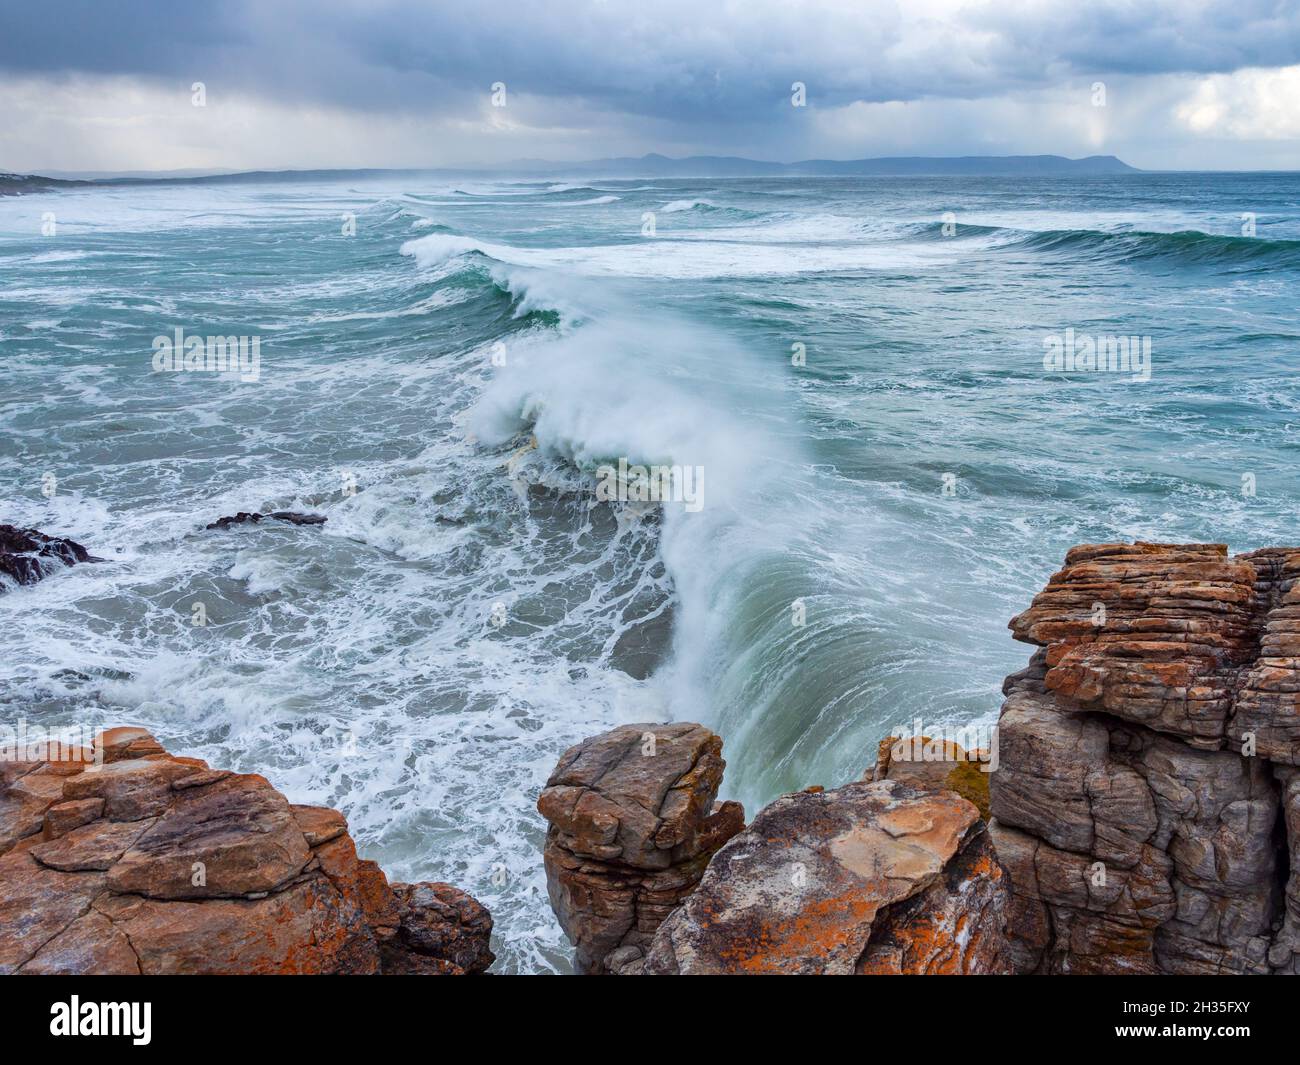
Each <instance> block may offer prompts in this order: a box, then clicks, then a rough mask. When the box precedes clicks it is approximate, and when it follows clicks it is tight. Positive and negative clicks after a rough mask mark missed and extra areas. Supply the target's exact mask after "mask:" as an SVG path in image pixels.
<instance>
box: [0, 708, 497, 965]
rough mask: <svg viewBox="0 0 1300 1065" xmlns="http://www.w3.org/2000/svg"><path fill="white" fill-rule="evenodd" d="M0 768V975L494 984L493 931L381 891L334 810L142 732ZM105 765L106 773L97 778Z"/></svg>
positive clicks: (393, 889)
mask: <svg viewBox="0 0 1300 1065" xmlns="http://www.w3.org/2000/svg"><path fill="white" fill-rule="evenodd" d="M40 753H41V754H42V755H43V757H41V758H32V759H31V760H26V761H13V760H10V761H0V973H82V974H134V973H144V974H163V973H216V974H226V973H231V974H234V973H302V974H329V973H354V974H374V973H402V974H448V975H452V974H462V973H477V972H482V971H483V970H485V969H486V968H487V967H488V966H489V965H490V964H491V962H492V960H493V955H492V952H491V951H490V950H489V949H488V940H489V936H490V934H491V931H492V918H491V916H490V915H489V914H488V912H487V910H486V909H484V908H483V907H482V906H481V905H480V904H479V903H478V902H476V901H475V900H474V899H472V898H471V897H470V896H469V895H467V894H465V893H464V892H462V891H459V890H458V889H456V888H454V887H452V886H451V885H449V884H437V883H424V884H391V885H390V884H389V883H388V879H387V877H385V876H384V873H383V871H382V870H381V869H380V868H379V867H378V866H377V865H376V864H375V863H374V862H371V861H364V860H362V859H360V858H358V857H357V852H356V846H355V845H354V844H353V842H352V838H351V837H350V836H349V835H348V831H347V822H346V821H345V820H344V818H343V815H342V814H340V813H338V812H337V811H336V810H330V809H327V808H324V807H316V806H294V805H291V804H290V803H289V802H288V801H287V800H286V799H285V798H284V796H283V795H281V794H280V793H279V792H278V791H276V790H275V788H273V787H272V786H271V785H270V784H269V783H268V782H267V781H266V780H265V778H263V777H260V776H256V775H253V774H239V773H229V772H226V771H224V770H213V769H210V768H209V767H208V766H207V764H206V763H204V762H201V761H199V760H198V759H194V758H177V757H173V756H172V755H169V754H168V753H167V752H166V751H164V750H163V748H162V747H161V746H160V745H159V744H158V742H157V741H156V740H155V739H154V738H153V737H152V736H151V735H149V734H148V733H147V732H145V731H143V730H142V729H132V728H123V729H113V730H110V731H108V732H105V733H103V734H102V735H101V736H100V737H99V739H98V741H97V749H96V750H94V751H88V750H82V749H76V750H72V751H69V750H67V749H61V750H60V749H55V750H53V751H42V752H40ZM97 763H98V764H97Z"/></svg>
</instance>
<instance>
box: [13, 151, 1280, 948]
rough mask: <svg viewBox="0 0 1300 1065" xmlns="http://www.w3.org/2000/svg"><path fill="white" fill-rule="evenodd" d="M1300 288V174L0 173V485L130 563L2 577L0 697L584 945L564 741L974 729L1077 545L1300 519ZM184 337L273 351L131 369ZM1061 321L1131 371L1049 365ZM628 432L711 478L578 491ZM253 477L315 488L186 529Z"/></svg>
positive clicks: (1226, 532)
mask: <svg viewBox="0 0 1300 1065" xmlns="http://www.w3.org/2000/svg"><path fill="white" fill-rule="evenodd" d="M45 212H54V214H55V222H56V226H57V232H56V234H55V235H52V236H43V235H42V234H41V226H42V215H43V214H44V213H45ZM646 212H652V213H653V214H654V216H655V218H654V222H655V230H656V235H655V236H654V237H653V238H651V237H647V236H643V235H642V225H643V216H644V215H645V213H646ZM946 212H951V217H949V218H948V221H949V223H954V222H955V224H956V229H955V230H953V229H952V226H951V225H949V226H948V228H946V229H945V225H944V218H945V213H946ZM349 213H350V214H354V215H355V221H356V232H355V235H354V236H345V235H343V233H342V232H341V229H342V228H343V225H344V222H343V221H342V219H341V216H342V215H344V214H349ZM1244 213H1249V214H1252V215H1253V216H1254V219H1255V227H1256V228H1255V235H1254V236H1253V237H1249V236H1243V235H1242V225H1243V222H1242V215H1243V214H1244ZM1298 295H1300V177H1297V176H1276V175H1273V176H1270V175H1256V176H1222V175H1220V176H1203V175H1184V176H1160V175H1140V176H1126V177H1113V178H1091V179H1086V180H1060V179H1055V180H1050V181H1046V180H1044V181H1034V180H1025V179H934V180H923V179H914V178H906V179H869V180H863V179H843V180H830V179H809V180H792V179H779V180H729V181H680V180H641V181H598V180H593V181H590V182H588V183H586V184H582V183H578V182H573V183H570V184H568V185H559V184H556V183H553V182H546V181H538V182H531V183H530V182H517V181H516V182H501V183H487V182H483V183H479V184H464V183H461V184H459V185H452V184H437V183H435V182H433V181H428V182H425V181H421V180H418V179H415V178H412V179H410V180H407V181H404V182H398V183H394V182H389V183H387V184H367V185H348V184H343V183H340V184H333V185H331V184H315V185H308V184H301V185H285V184H280V185H265V186H244V187H210V186H209V187H205V186H172V187H137V188H126V189H101V190H95V191H88V192H70V193H62V194H56V195H42V196H32V197H25V198H21V199H6V200H0V359H2V362H0V432H2V435H0V521H6V520H7V521H10V522H15V523H18V524H21V525H33V526H36V527H38V528H41V529H43V530H45V531H47V532H50V533H54V534H60V535H68V536H72V537H74V538H75V539H77V540H79V541H81V542H82V543H84V544H86V545H87V546H88V547H89V548H90V549H91V550H92V552H94V553H97V554H99V555H101V556H105V557H107V558H108V560H109V561H108V562H107V563H106V564H104V565H99V566H82V567H77V568H76V569H73V570H68V571H66V572H63V573H60V574H59V575H57V576H56V577H54V578H52V579H50V580H48V581H46V582H44V583H42V584H40V585H37V586H34V587H31V588H25V589H21V590H18V591H13V592H10V593H8V594H5V595H3V596H0V686H2V687H0V710H2V711H3V714H4V716H5V718H7V719H16V718H19V717H25V718H26V719H27V720H29V721H38V722H42V723H47V724H52V723H70V722H77V723H84V724H87V725H97V724H100V723H120V722H139V723H142V724H144V725H146V726H148V727H150V728H151V729H153V730H154V731H155V732H156V733H157V734H158V735H159V736H160V737H161V738H162V739H163V740H165V741H166V742H167V743H168V745H169V746H171V747H172V749H174V750H176V751H183V752H185V753H189V754H197V755H201V756H203V757H205V758H208V759H209V760H211V761H212V762H213V763H216V764H220V765H223V766H230V767H233V768H237V769H240V770H246V771H258V772H262V773H265V774H266V775H267V776H269V777H270V778H271V779H272V780H273V781H274V782H275V783H276V784H277V785H278V786H280V787H281V788H282V789H283V790H285V791H286V792H287V793H288V794H289V796H290V797H291V798H292V799H293V800H295V801H301V802H315V803H326V804H330V805H333V806H338V807H340V808H342V809H343V810H344V811H345V812H346V813H347V815H348V817H349V819H350V821H351V824H352V829H353V832H354V834H355V836H356V837H357V839H358V842H359V843H360V845H361V848H362V851H363V852H364V854H365V855H367V856H369V857H373V858H376V859H378V860H379V861H380V862H381V863H382V864H383V865H384V867H385V868H386V869H387V870H388V871H389V873H390V875H392V876H393V877H394V878H398V879H445V880H449V881H452V882H453V883H456V884H458V885H460V886H462V887H465V888H467V889H468V890H470V891H472V892H473V893H474V894H475V895H477V896H478V897H480V898H481V899H483V901H484V902H486V903H487V904H488V906H489V907H490V908H491V910H492V912H493V914H494V915H495V917H496V921H497V929H498V932H499V935H498V941H499V942H498V947H497V949H498V953H499V954H500V955H501V957H502V961H501V962H500V963H499V966H498V967H499V968H502V969H504V970H506V971H511V970H516V971H517V970H522V971H546V970H550V969H563V968H564V967H565V963H564V960H563V959H564V957H565V955H566V954H567V949H566V947H565V945H564V943H563V939H562V937H561V935H560V933H559V931H558V929H557V928H556V927H555V925H554V922H553V920H552V918H551V915H550V912H549V909H548V907H547V904H546V901H545V885H544V879H543V875H542V869H541V860H540V853H539V851H540V844H541V840H542V835H543V833H542V825H541V823H540V819H539V817H538V816H537V814H536V813H535V811H534V806H533V804H534V802H535V800H536V796H537V792H538V790H539V788H540V786H541V784H542V782H543V781H544V780H545V778H546V776H547V774H548V772H549V770H550V769H551V767H552V766H553V765H554V762H555V760H556V758H557V756H558V755H559V753H560V752H561V751H562V750H563V749H564V748H565V747H566V746H568V745H569V744H571V743H573V742H575V741H576V740H578V739H580V738H581V737H583V736H586V735H590V734H592V733H594V732H597V731H599V730H601V729H604V728H607V727H611V726H613V725H615V724H618V723H623V722H628V721H641V720H649V719H668V718H677V719H686V720H690V719H694V720H700V721H703V722H705V723H707V724H709V725H711V726H712V727H714V728H715V729H717V730H718V731H720V732H721V733H722V735H723V736H724V738H725V740H726V756H727V759H728V762H729V767H728V772H727V784H726V790H727V792H728V794H730V795H731V796H734V797H739V798H742V799H743V800H744V801H745V802H746V803H747V805H748V806H749V808H750V810H751V811H752V810H753V809H754V808H755V806H756V804H758V803H760V802H761V801H764V800H766V799H769V798H771V797H773V796H774V795H776V794H778V793H780V792H782V791H784V790H790V789H794V788H797V787H803V786H806V785H809V784H813V783H823V784H831V783H835V782H842V781H844V780H847V779H851V778H854V777H856V776H858V775H859V774H860V773H861V772H862V770H863V769H864V768H865V767H866V766H867V765H869V764H870V763H871V761H872V760H873V758H874V751H875V742H876V740H877V739H878V738H879V737H880V736H881V735H882V734H883V733H885V732H887V731H888V730H889V728H890V727H891V726H895V725H901V724H905V723H907V722H910V721H912V720H913V719H914V718H916V717H919V718H921V719H922V720H923V721H924V722H926V723H928V724H941V723H955V722H970V721H977V720H988V719H990V718H991V717H992V715H994V714H995V713H996V709H997V706H998V702H999V696H998V689H999V684H1000V682H1001V679H1002V677H1003V675H1004V674H1006V673H1007V672H1010V671H1012V670H1014V669H1017V668H1019V667H1020V666H1021V665H1022V664H1023V663H1024V660H1025V658H1026V655H1027V650H1028V649H1027V648H1024V647H1022V646H1019V645H1016V644H1014V643H1012V641H1011V640H1010V639H1009V637H1008V635H1007V633H1006V631H1005V628H1004V626H1005V623H1006V621H1007V619H1008V618H1009V617H1010V616H1011V615H1012V614H1013V613H1015V612H1016V611H1017V610H1019V609H1021V608H1022V607H1023V606H1024V605H1025V604H1026V603H1027V602H1028V600H1029V598H1030V596H1031V595H1032V594H1033V592H1034V591H1035V590H1036V589H1037V588H1038V587H1039V586H1041V584H1042V583H1043V581H1044V580H1045V579H1046V577H1047V576H1048V574H1049V573H1051V572H1052V571H1053V570H1054V569H1055V568H1056V567H1057V565H1058V564H1059V562H1060V560H1061V558H1062V555H1063V553H1064V551H1065V550H1066V548H1067V547H1068V546H1070V545H1071V544H1074V543H1077V542H1080V541H1087V540H1109V539H1126V538H1134V537H1145V538H1159V539H1172V540H1226V541H1228V542H1229V543H1230V544H1231V546H1232V547H1233V548H1234V549H1247V548H1251V547H1255V546H1259V545H1263V544H1272V543H1284V542H1296V541H1297V539H1300V537H1298V536H1297V531H1296V521H1295V514H1296V504H1297V498H1298V496H1300V492H1298V489H1300V481H1298V477H1297V472H1296V457H1297V443H1298V442H1300V388H1298V387H1297V383H1296V370H1297V354H1298V353H1300V347H1298V341H1300V321H1298V313H1297V302H1298V301H1297V296H1298ZM177 327H181V328H183V329H185V330H186V331H187V332H191V333H202V334H213V333H216V334H235V335H257V336H260V337H261V363H260V374H259V376H258V379H257V380H256V381H244V380H241V379H240V376H239V375H237V374H226V375H213V374H207V373H158V372H154V369H153V365H152V356H153V349H152V346H151V345H152V342H153V338H154V337H155V336H158V335H160V334H167V335H170V334H171V333H172V331H173V330H174V329H175V328H177ZM1068 328H1073V329H1074V330H1076V332H1077V333H1079V334H1084V333H1087V334H1092V335H1103V334H1115V335H1124V336H1129V335H1136V336H1146V337H1150V338H1151V344H1152V362H1151V369H1152V372H1151V375H1150V380H1148V381H1134V380H1133V379H1132V377H1133V375H1132V374H1123V373H1052V372H1047V371H1045V370H1044V367H1043V355H1044V338H1045V337H1047V336H1049V335H1063V334H1064V331H1065V330H1066V329H1068ZM796 344H803V345H804V346H805V350H806V365H804V366H796V365H792V362H791V356H792V350H793V349H792V345H796ZM501 363H503V365H499V364H501ZM530 435H535V437H536V440H537V442H538V447H537V448H536V449H535V450H530V451H524V452H519V448H520V447H521V446H522V445H524V444H525V442H526V441H527V440H528V438H529V437H530ZM619 457H628V458H630V459H631V460H632V461H633V462H637V461H640V462H663V463H677V464H681V465H688V466H700V467H702V468H703V470H704V478H705V480H704V495H703V503H704V505H703V507H702V509H700V510H698V512H694V513H692V512H688V511H687V510H686V509H685V508H684V507H683V506H681V505H677V504H668V505H666V506H665V507H663V508H662V509H661V510H660V509H654V508H650V509H646V508H635V507H633V508H627V507H621V506H620V507H613V506H610V505H608V504H597V503H595V502H594V499H593V496H592V486H593V484H594V481H593V475H594V473H595V471H596V469H597V467H598V466H599V465H600V464H601V463H604V462H609V461H617V459H618V458H619ZM47 474H49V475H52V476H53V482H51V480H50V479H49V478H47V477H46V475H47ZM1250 477H1253V479H1254V485H1255V494H1254V495H1250V494H1247V493H1245V492H1243V484H1245V483H1247V481H1248V480H1249V478H1250ZM51 484H52V485H53V489H54V491H53V494H52V495H47V494H45V493H47V492H48V491H49V490H50V486H51ZM353 484H355V492H354V493H353V492H351V491H350V486H351V485H353ZM43 487H44V489H45V491H44V492H43ZM241 509H242V510H249V509H260V510H272V509H300V510H314V511H319V512H321V513H324V514H326V515H327V516H328V519H329V520H328V523H327V524H326V525H325V526H323V527H319V528H297V527H293V526H288V525H279V524H264V525H262V526H260V527H243V528H235V529H232V530H228V531H212V532H208V531H204V530H203V526H204V525H205V524H206V523H207V522H209V521H212V520H214V519H215V518H217V517H219V516H221V515H223V514H229V513H233V512H235V511H236V510H241ZM643 511H644V512H643ZM796 601H799V602H801V603H802V604H803V609H804V611H805V615H806V624H804V625H803V626H801V627H799V626H795V625H794V624H792V618H793V617H794V608H793V606H792V604H794V603H795V602H796ZM195 603H202V604H203V605H204V608H205V609H206V611H207V615H208V619H209V624H207V625H206V626H195V625H193V624H191V622H192V619H193V604H195Z"/></svg>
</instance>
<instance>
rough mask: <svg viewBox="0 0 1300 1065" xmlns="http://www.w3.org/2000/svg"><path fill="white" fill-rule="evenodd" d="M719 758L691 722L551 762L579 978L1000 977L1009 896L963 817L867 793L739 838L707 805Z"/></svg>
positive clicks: (937, 801)
mask: <svg viewBox="0 0 1300 1065" xmlns="http://www.w3.org/2000/svg"><path fill="white" fill-rule="evenodd" d="M721 747H722V744H721V741H720V740H719V739H718V737H717V736H715V735H714V734H713V733H711V732H709V731H708V730H707V729H705V728H702V727H701V726H699V725H692V724H677V725H629V726H625V727H623V728H620V729H615V730H614V731H612V732H607V733H604V734H603V735H600V736H596V737H594V738H593V739H590V740H587V741H586V742H584V743H582V744H580V745H578V746H577V747H574V748H572V749H571V750H569V751H568V752H566V753H565V755H564V757H563V758H562V759H561V761H560V764H559V766H558V767H557V768H556V771H555V773H554V774H553V775H552V777H551V779H550V781H549V782H548V784H547V787H546V790H545V791H544V792H543V793H542V797H541V799H540V800H539V802H538V808H539V809H540V810H541V811H542V813H543V814H544V815H545V816H546V817H547V819H548V820H549V821H550V822H551V827H550V830H549V832H548V835H547V843H546V872H547V884H548V888H549V891H550V896H551V904H552V907H553V908H554V910H555V912H556V915H557V916H558V917H559V919H560V924H561V926H562V927H563V928H564V930H565V932H566V933H568V935H569V938H570V940H571V941H572V942H573V943H574V944H575V946H576V947H577V968H578V970H579V971H581V972H585V973H597V972H611V973H617V974H621V975H631V974H646V975H669V974H678V973H682V974H694V973H790V974H795V973H855V972H856V973H972V972H979V973H999V972H1007V971H1009V961H1008V953H1007V944H1006V942H1005V939H1004V937H1003V933H1002V926H1003V924H1004V923H1005V920H1006V906H1007V902H1008V893H1007V885H1006V883H1005V880H1004V876H1003V873H1002V870H1001V868H1000V867H999V866H998V863H997V859H996V856H995V855H994V852H993V847H992V845H991V842H990V840H989V836H988V833H987V831H986V830H985V826H984V823H983V822H982V821H981V820H980V814H979V810H978V809H977V808H976V807H975V806H974V805H972V804H971V803H970V802H967V801H966V800H964V799H962V798H961V797H960V796H959V795H957V794H954V793H953V792H952V791H948V790H926V789H924V788H919V787H913V786H911V785H909V784H905V783H902V782H900V781H896V780H883V781H880V782H876V783H872V782H860V783H855V784H849V785H847V786H845V787H842V788H838V789H835V790H834V791H825V790H823V789H822V788H810V789H808V790H807V791H804V792H799V793H797V794H794V795H786V796H783V797H782V798H780V799H778V800H776V801H775V802H773V803H771V804H770V805H769V806H767V807H765V808H764V809H763V810H762V811H761V812H760V813H759V815H758V817H757V818H756V819H755V821H754V823H753V824H752V825H751V826H750V827H749V828H744V813H743V811H742V810H741V808H740V807H739V806H738V805H737V804H735V803H723V804H718V803H716V802H715V801H714V798H715V796H716V794H717V790H718V786H719V784H720V783H721V780H722V771H723V767H724V763H723V761H722V757H721ZM728 841H729V842H728ZM719 848H720V849H719ZM715 852H716V853H715Z"/></svg>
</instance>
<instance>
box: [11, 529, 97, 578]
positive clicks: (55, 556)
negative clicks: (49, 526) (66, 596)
mask: <svg viewBox="0 0 1300 1065" xmlns="http://www.w3.org/2000/svg"><path fill="white" fill-rule="evenodd" d="M102 561H103V559H100V558H95V557H94V556H93V555H92V554H91V553H90V552H89V551H87V550H86V549H85V548H84V547H82V546H81V544H79V543H77V542H76V541H75V540H69V539H67V538H66V537H61V536H46V535H45V534H44V533H43V532H38V531H37V530H36V529H19V528H18V527H17V526H15V525H0V574H4V575H5V576H6V577H10V578H12V579H13V580H14V581H16V582H17V583H18V584H35V583H36V582H37V581H39V580H40V579H41V578H42V577H48V576H49V575H50V574H51V573H52V572H54V570H55V569H57V568H58V566H60V565H63V566H75V565H76V564H77V563H78V562H102ZM3 591H4V585H3V583H0V592H3Z"/></svg>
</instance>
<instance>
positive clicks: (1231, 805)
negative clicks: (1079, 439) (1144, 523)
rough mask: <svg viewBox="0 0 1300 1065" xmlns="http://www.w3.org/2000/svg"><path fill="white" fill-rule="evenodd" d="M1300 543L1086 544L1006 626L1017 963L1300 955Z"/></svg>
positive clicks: (1216, 963)
mask: <svg viewBox="0 0 1300 1065" xmlns="http://www.w3.org/2000/svg"><path fill="white" fill-rule="evenodd" d="M1298 574H1300V548H1267V549H1265V550H1262V551H1254V552H1250V553H1248V554H1243V555H1237V556H1235V557H1229V555H1228V552H1227V548H1226V547H1225V546H1224V545H1222V544H1151V543H1138V544H1089V545H1083V546H1080V547H1076V548H1074V549H1073V550H1071V551H1070V552H1069V554H1068V555H1067V557H1066V564H1065V568H1064V569H1062V570H1061V571H1060V572H1059V573H1056V574H1054V575H1053V576H1052V578H1051V580H1050V581H1049V582H1048V585H1047V587H1046V588H1045V589H1044V590H1043V591H1042V592H1041V593H1040V594H1039V595H1038V596H1036V597H1035V599H1034V602H1033V604H1032V605H1031V606H1030V608H1029V609H1028V610H1026V611H1025V612H1024V613H1023V614H1020V615H1019V616H1018V617H1016V618H1014V619H1013V620H1012V621H1011V630H1012V632H1013V634H1014V635H1015V637H1016V638H1017V639H1019V640H1023V641H1025V642H1027V643H1034V644H1038V645H1039V647H1040V650H1039V651H1038V652H1037V653H1036V654H1035V655H1034V657H1033V659H1032V661H1031V663H1030V665H1029V667H1028V668H1027V669H1025V670H1023V671H1022V672H1020V673H1017V674H1013V675H1012V676H1010V677H1008V678H1007V682H1006V685H1005V686H1004V689H1003V690H1004V692H1005V694H1006V696H1007V698H1006V702H1005V704H1004V705H1003V708H1002V714H1001V718H1000V721H999V738H1000V746H1001V751H1000V761H1001V766H1000V768H999V769H998V771H997V772H996V773H994V774H992V783H991V801H992V812H993V817H994V823H993V825H992V834H993V837H994V841H995V843H996V846H997V851H998V855H999V857H1000V858H1001V860H1002V863H1003V864H1004V866H1005V867H1006V869H1007V871H1008V872H1009V873H1010V876H1011V881H1012V893H1013V905H1012V920H1011V928H1010V931H1011V933H1012V937H1013V944H1014V948H1015V959H1016V965H1017V968H1018V969H1019V970H1021V971H1024V972H1055V973H1270V972H1275V973H1297V972H1300V769H1297V766H1300V708H1298V704H1297V698H1300V694H1298V693H1300V587H1296V580H1295V579H1296V576H1297V575H1298Z"/></svg>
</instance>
